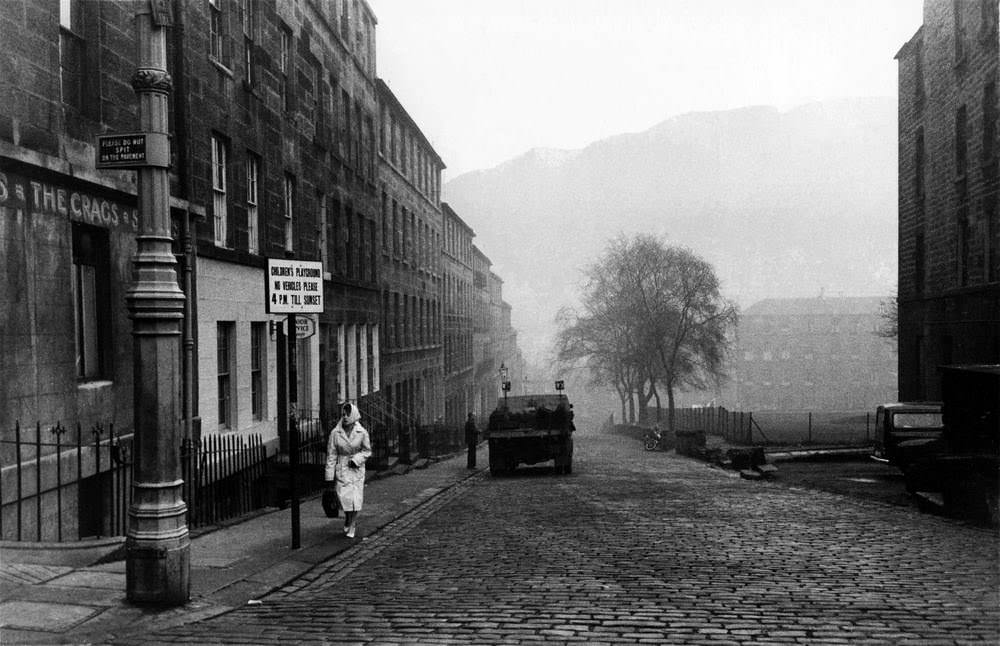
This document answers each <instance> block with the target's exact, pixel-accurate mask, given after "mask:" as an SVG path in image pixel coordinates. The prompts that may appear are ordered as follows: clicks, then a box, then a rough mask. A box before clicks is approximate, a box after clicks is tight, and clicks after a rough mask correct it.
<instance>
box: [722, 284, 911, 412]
mask: <svg viewBox="0 0 1000 646" xmlns="http://www.w3.org/2000/svg"><path fill="white" fill-rule="evenodd" d="M881 308H882V304H881V300H880V299H878V298H824V297H820V298H769V299H765V300H763V301H760V302H758V303H755V304H754V305H752V306H750V307H749V308H748V309H747V310H746V311H744V312H743V315H742V316H741V318H740V322H739V327H738V329H737V339H736V343H735V346H734V355H735V356H734V361H733V364H732V368H731V371H730V375H729V376H730V381H728V382H727V383H726V385H725V388H724V394H723V399H724V401H725V404H726V405H727V406H728V407H730V408H733V409H738V410H752V411H763V410H775V411H852V410H868V409H874V407H875V405H877V404H879V403H882V402H886V401H892V400H894V399H895V397H896V357H895V353H894V349H893V345H892V342H891V341H890V340H888V339H885V338H883V337H881V336H878V334H876V332H877V331H878V330H879V329H880V327H881V326H882V325H883V318H882V316H881Z"/></svg>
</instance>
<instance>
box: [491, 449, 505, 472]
mask: <svg viewBox="0 0 1000 646" xmlns="http://www.w3.org/2000/svg"><path fill="white" fill-rule="evenodd" d="M503 467H504V461H503V460H502V459H501V458H500V455H499V453H498V451H497V450H496V449H495V448H494V447H493V446H492V444H491V445H490V475H491V476H498V475H500V474H502V473H503Z"/></svg>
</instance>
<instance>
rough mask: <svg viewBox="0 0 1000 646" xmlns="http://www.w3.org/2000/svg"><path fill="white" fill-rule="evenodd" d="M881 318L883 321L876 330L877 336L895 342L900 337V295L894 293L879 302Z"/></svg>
mask: <svg viewBox="0 0 1000 646" xmlns="http://www.w3.org/2000/svg"><path fill="white" fill-rule="evenodd" d="M879 318H881V319H882V323H881V324H880V325H879V326H878V328H877V329H876V330H875V334H876V335H877V336H880V337H882V338H883V339H886V340H888V341H893V342H895V341H896V339H898V338H899V295H898V294H895V293H893V294H892V295H891V296H889V298H887V299H885V300H884V301H882V302H881V303H879Z"/></svg>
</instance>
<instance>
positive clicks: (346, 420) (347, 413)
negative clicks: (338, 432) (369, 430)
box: [340, 402, 361, 427]
mask: <svg viewBox="0 0 1000 646" xmlns="http://www.w3.org/2000/svg"><path fill="white" fill-rule="evenodd" d="M343 410H344V414H343V416H342V417H341V418H340V426H341V427H344V425H346V424H353V423H355V422H358V421H360V420H361V411H359V410H358V407H357V406H355V405H354V404H352V403H351V402H347V403H346V404H344V408H343Z"/></svg>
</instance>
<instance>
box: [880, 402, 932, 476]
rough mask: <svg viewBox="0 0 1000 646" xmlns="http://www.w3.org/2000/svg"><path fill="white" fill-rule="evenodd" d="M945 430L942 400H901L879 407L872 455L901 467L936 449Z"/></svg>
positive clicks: (902, 469) (881, 460) (902, 468)
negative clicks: (939, 401) (938, 401)
mask: <svg viewBox="0 0 1000 646" xmlns="http://www.w3.org/2000/svg"><path fill="white" fill-rule="evenodd" d="M943 432H944V420H943V418H942V414H941V404H940V403H937V402H897V403H893V404H882V405H881V406H879V407H878V408H877V409H876V411H875V447H874V449H873V450H872V458H873V459H875V460H878V461H879V462H886V463H888V464H891V465H893V466H895V467H898V468H899V469H900V470H901V471H906V468H907V466H909V465H911V464H913V463H914V462H917V461H919V460H922V459H924V458H926V457H927V456H928V455H930V454H931V453H933V452H934V451H935V450H936V445H937V443H939V442H940V440H941V435H942V433H943Z"/></svg>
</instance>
